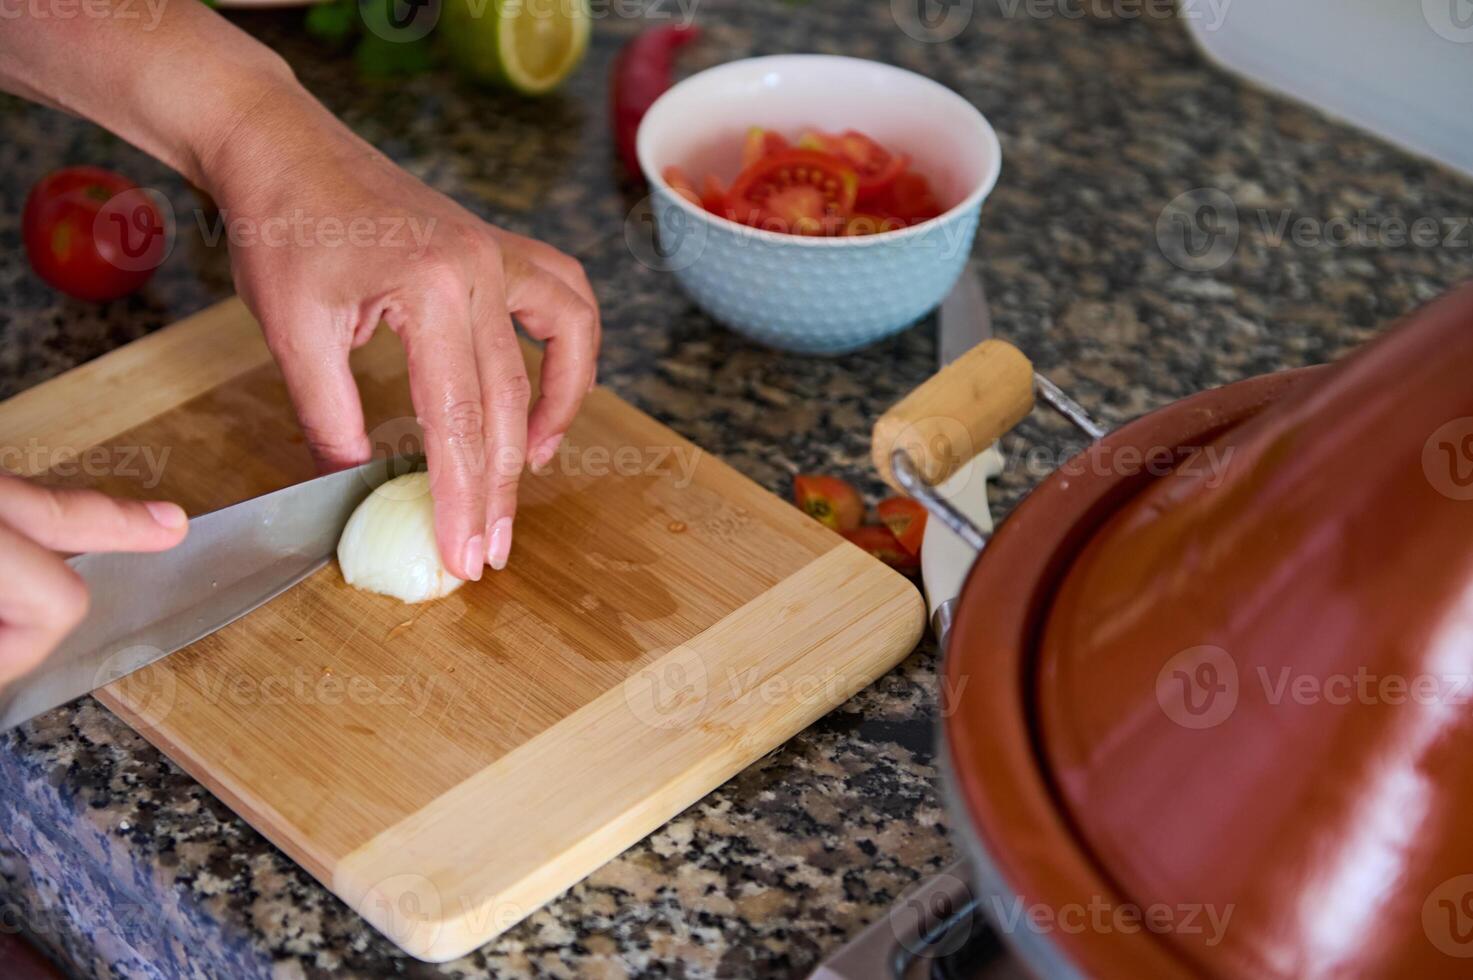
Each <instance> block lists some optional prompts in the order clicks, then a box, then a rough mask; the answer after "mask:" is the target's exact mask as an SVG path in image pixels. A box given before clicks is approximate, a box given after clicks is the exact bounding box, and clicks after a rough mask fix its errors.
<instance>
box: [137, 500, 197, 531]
mask: <svg viewBox="0 0 1473 980" xmlns="http://www.w3.org/2000/svg"><path fill="white" fill-rule="evenodd" d="M143 506H144V507H146V508H147V509H148V513H149V514H150V516H152V517H153V519H154V523H156V524H158V526H159V527H162V528H167V529H168V530H170V531H177V530H179V529H180V528H187V527H188V526H189V515H188V514H186V513H184V508H183V507H180V506H179V505H178V504H176V503H174V502H173V501H171V500H148V501H144V504H143Z"/></svg>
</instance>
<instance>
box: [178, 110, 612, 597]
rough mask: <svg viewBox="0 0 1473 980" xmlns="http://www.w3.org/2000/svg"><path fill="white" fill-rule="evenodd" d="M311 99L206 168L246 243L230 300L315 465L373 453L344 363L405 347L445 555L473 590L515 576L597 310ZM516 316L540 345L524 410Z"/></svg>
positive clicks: (586, 375)
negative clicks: (237, 298) (265, 359)
mask: <svg viewBox="0 0 1473 980" xmlns="http://www.w3.org/2000/svg"><path fill="white" fill-rule="evenodd" d="M308 101H309V103H310V104H303V103H301V102H300V101H299V100H293V99H290V98H287V99H283V100H280V104H278V105H273V106H272V107H270V108H269V109H263V110H262V111H260V112H256V113H253V114H252V115H251V117H250V118H249V119H247V120H246V121H245V122H244V123H242V124H241V125H240V126H238V127H237V128H236V130H235V131H234V132H233V133H232V134H231V135H230V137H229V138H228V139H227V140H225V141H224V143H223V144H222V146H221V148H220V150H219V151H218V152H217V153H216V154H213V155H212V156H211V157H210V158H208V159H206V160H205V161H204V164H205V172H206V176H207V180H208V189H210V190H211V191H212V193H213V194H214V195H215V199H216V201H217V202H218V203H219V205H220V207H221V212H222V216H223V218H224V220H225V222H226V227H227V228H234V229H237V230H243V229H251V230H252V231H253V234H252V235H251V236H250V238H251V240H250V241H246V240H245V236H244V235H242V234H234V233H233V234H232V235H231V244H230V250H231V264H232V269H233V272H234V276H235V284H236V288H237V290H238V291H239V292H240V294H241V296H242V298H243V299H244V300H245V302H246V304H247V305H248V306H249V307H250V308H251V310H252V311H253V312H254V313H255V314H256V317H257V318H258V319H259V320H260V322H261V327H262V330H263V331H264V333H265V337H266V342H267V345H268V346H269V347H270V349H271V352H272V354H273V355H274V356H275V358H276V360H277V362H278V364H279V365H280V366H281V370H282V374H283V376H284V377H285V380H286V385H287V389H288V391H289V392H290V394H291V398H292V402H293V405H294V407H295V408H296V412H297V416H298V419H299V420H300V422H301V425H302V429H303V432H304V433H305V435H306V437H307V441H308V443H309V445H310V446H311V449H312V452H313V454H314V456H315V457H316V459H317V461H318V463H319V465H320V466H321V467H322V468H323V469H338V468H342V467H345V466H350V465H353V464H356V463H359V462H362V461H363V460H365V459H367V458H368V456H369V454H370V451H371V447H370V445H369V441H368V436H367V433H366V432H365V430H364V421H363V409H362V405H361V403H360V401H359V395H358V390H357V386H356V384H355V382H354V380H353V376H352V373H351V372H350V370H349V367H348V354H349V352H350V351H351V350H352V349H353V348H355V347H358V346H360V345H362V344H364V343H366V342H367V341H368V339H369V337H370V336H372V334H373V332H374V330H375V329H376V328H377V327H378V325H379V323H380V322H381V321H382V322H383V323H386V324H387V325H388V326H389V327H390V329H392V330H393V331H394V332H395V333H396V334H397V335H398V336H399V338H400V340H401V342H402V343H403V345H404V348H405V351H406V354H407V357H408V363H409V383H410V393H411V397H412V400H413V404H414V409H415V414H416V415H417V416H418V418H419V421H420V423H421V425H422V426H423V428H424V430H425V451H426V456H427V457H428V462H429V470H430V486H431V492H432V493H433V495H434V498H435V528H436V537H437V541H438V544H439V548H440V554H441V556H442V558H443V560H444V562H445V565H446V567H447V568H448V569H449V570H450V571H451V573H452V574H454V575H457V576H459V577H461V578H465V579H479V578H480V577H481V571H482V569H483V567H484V565H485V564H489V565H491V567H492V568H496V569H500V568H503V567H505V565H506V562H507V557H508V553H509V552H510V550H511V542H512V524H513V519H514V517H515V514H516V498H517V487H518V481H519V479H520V477H521V473H522V470H523V468H524V467H525V466H526V465H528V464H529V463H530V465H531V466H532V468H533V469H540V468H542V467H543V466H545V465H547V464H548V463H550V462H551V460H552V459H553V457H554V456H555V454H556V452H557V448H558V445H559V443H560V442H561V440H562V438H563V435H564V433H565V432H566V431H567V429H568V426H569V425H570V424H571V423H572V421H573V417H574V415H575V414H576V413H577V411H578V408H579V406H580V405H581V403H582V401H583V397H584V395H585V394H586V393H587V392H588V390H589V389H590V388H591V387H592V385H593V382H594V372H595V368H596V363H597V351H598V343H599V333H600V324H599V318H598V305H597V301H596V300H595V298H594V296H593V290H592V288H591V287H590V286H589V283H588V278H587V276H586V275H585V274H584V272H583V268H582V266H581V265H580V264H579V263H578V262H577V261H576V260H575V259H572V258H570V257H569V256H567V255H564V254H563V253H561V252H559V251H558V250H556V249H555V248H553V247H552V246H549V245H546V244H544V243H542V242H538V241H534V240H532V239H529V238H524V237H522V236H520V235H515V234H512V233H510V232H507V231H504V230H502V229H499V228H496V227H494V226H492V225H490V224H487V223H486V222H484V221H482V220H481V219H479V218H478V217H476V216H475V215H473V214H471V213H470V212H469V211H467V210H465V209H464V208H462V207H461V206H459V205H458V204H456V203H455V202H454V201H451V200H450V199H449V198H447V197H445V196H444V195H443V194H440V193H439V192H437V191H434V190H432V189H431V188H429V187H427V186H425V185H424V184H423V183H421V182H420V181H419V180H418V179H416V178H415V177H413V176H411V175H410V174H408V173H406V172H404V171H403V170H401V169H400V168H399V167H398V166H396V165H395V164H394V163H393V162H392V161H390V160H389V159H388V158H387V157H385V156H384V155H383V154H381V153H379V152H378V151H377V150H375V149H374V148H373V147H371V146H369V145H368V144H367V143H365V142H364V141H362V140H361V139H359V138H358V137H357V136H355V135H353V134H352V133H351V132H350V131H349V130H348V129H347V128H346V127H344V126H343V125H342V124H341V123H339V122H338V121H337V120H336V119H335V118H333V117H332V115H331V114H330V113H328V112H327V111H326V110H325V109H323V108H322V107H321V106H320V105H317V103H315V102H312V101H310V100H308ZM247 129H249V133H247V132H246V130H247ZM355 231H356V232H358V233H357V234H355ZM513 315H514V316H515V317H516V318H517V320H518V321H520V323H521V324H522V326H523V328H524V329H525V330H526V331H527V333H529V334H530V335H531V336H533V337H534V338H536V339H538V340H542V341H545V342H546V353H545V356H544V359H543V362H542V371H541V378H540V382H541V384H540V397H539V399H538V401H537V404H536V405H535V406H532V407H530V412H529V402H530V396H531V390H532V389H531V384H530V381H529V379H528V377H527V373H526V367H525V364H524V362H523V359H522V354H521V349H520V346H519V344H518V341H517V337H516V333H515V330H514V328H513V326H512V319H511V318H512V316H513Z"/></svg>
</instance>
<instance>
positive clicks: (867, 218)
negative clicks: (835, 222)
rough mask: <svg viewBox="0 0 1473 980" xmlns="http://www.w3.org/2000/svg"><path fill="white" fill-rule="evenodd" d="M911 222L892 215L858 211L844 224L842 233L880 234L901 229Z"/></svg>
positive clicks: (853, 235) (851, 234) (858, 234)
mask: <svg viewBox="0 0 1473 980" xmlns="http://www.w3.org/2000/svg"><path fill="white" fill-rule="evenodd" d="M908 224H909V222H907V221H904V220H902V219H900V218H894V217H890V216H888V215H882V214H869V213H867V212H864V211H856V212H855V213H854V214H852V215H850V216H849V220H848V221H847V222H846V223H845V224H844V231H843V232H842V234H844V235H847V236H849V237H857V236H860V235H878V234H880V233H881V232H886V231H899V230H900V229H902V228H904V227H906V226H907V225H908Z"/></svg>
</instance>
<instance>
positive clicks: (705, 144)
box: [638, 55, 1001, 208]
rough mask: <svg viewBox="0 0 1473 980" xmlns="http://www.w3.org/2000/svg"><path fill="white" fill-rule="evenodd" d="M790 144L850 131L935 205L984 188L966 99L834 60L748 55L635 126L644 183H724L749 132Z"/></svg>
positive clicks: (987, 186) (985, 160) (974, 120)
mask: <svg viewBox="0 0 1473 980" xmlns="http://www.w3.org/2000/svg"><path fill="white" fill-rule="evenodd" d="M752 126H762V127H764V128H766V129H773V130H776V131H778V132H780V133H782V134H783V135H784V136H786V137H788V138H789V139H794V138H796V137H797V136H798V135H800V134H801V133H802V132H803V131H804V130H807V129H822V130H826V131H832V132H838V131H842V130H845V129H858V130H861V131H863V132H865V133H868V134H869V135H870V136H872V137H874V138H875V139H877V140H879V141H880V142H881V143H883V144H885V145H886V146H887V147H890V148H891V149H894V150H899V151H902V152H905V153H908V154H910V157H911V167H912V169H914V170H915V171H916V172H918V173H921V174H924V175H925V176H926V177H927V178H929V179H930V181H931V186H932V189H933V190H934V191H935V193H936V197H937V200H938V201H939V202H940V204H941V205H942V207H943V208H952V207H955V206H957V205H959V204H963V203H968V201H969V199H970V198H971V197H973V196H974V195H975V196H981V195H985V194H986V193H987V192H988V191H990V190H991V189H992V184H993V182H994V181H996V179H997V173H998V170H999V168H1000V162H1001V152H1000V149H999V147H998V143H997V136H996V134H994V133H993V131H992V127H991V126H990V125H988V123H987V120H986V119H985V118H984V117H983V116H982V114H981V113H979V112H978V111H977V110H976V109H975V108H974V107H973V106H972V105H971V104H970V103H969V102H967V101H966V100H965V99H963V98H962V97H961V96H959V95H957V94H956V93H955V92H953V91H951V90H950V89H948V88H946V87H945V86H943V85H941V84H939V83H937V82H933V81H931V80H930V79H929V78H925V77H923V76H921V75H917V74H915V73H914V72H910V71H906V70H905V69H903V68H896V67H894V66H891V65H886V64H881V63H880V62H877V61H864V60H862V59H858V58H843V57H837V56H833V55H777V56H774V57H769V58H748V59H745V60H742V61H734V62H731V63H729V64H725V65H720V66H718V67H716V68H712V69H709V70H707V71H704V72H701V73H699V74H697V75H692V76H691V77H690V78H687V79H685V80H684V81H682V82H680V83H679V84H677V85H675V86H674V87H672V88H671V89H670V90H669V91H668V92H666V93H665V94H664V95H662V96H661V97H660V98H659V100H658V101H657V102H656V103H655V104H654V105H653V106H651V107H650V111H649V112H648V114H646V115H645V117H644V121H643V123H642V124H641V125H640V129H639V143H638V150H639V160H640V165H641V166H642V167H643V169H644V171H645V176H646V178H647V179H648V180H650V181H651V182H652V183H654V182H656V181H660V182H663V181H662V178H661V177H660V174H661V173H662V172H663V171H664V169H665V168H666V167H669V166H672V165H677V166H679V167H681V168H682V169H684V170H685V172H686V173H687V174H688V175H690V177H691V179H692V180H694V181H696V182H697V184H699V183H700V181H701V179H702V178H703V177H704V175H706V174H708V173H712V174H715V175H716V176H717V177H719V178H721V180H722V181H723V182H724V183H726V182H730V181H731V180H732V178H734V177H735V176H736V175H737V171H738V170H740V168H741V163H740V159H739V157H740V151H741V145H742V140H743V138H744V136H745V135H746V132H747V130H748V128H749V127H752Z"/></svg>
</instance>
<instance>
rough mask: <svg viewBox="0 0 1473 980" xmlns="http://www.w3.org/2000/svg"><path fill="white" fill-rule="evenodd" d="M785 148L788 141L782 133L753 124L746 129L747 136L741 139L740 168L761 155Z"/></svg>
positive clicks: (760, 157) (771, 153) (746, 166)
mask: <svg viewBox="0 0 1473 980" xmlns="http://www.w3.org/2000/svg"><path fill="white" fill-rule="evenodd" d="M787 148H788V141H787V140H786V139H784V138H783V134H782V133H774V132H773V131H772V130H770V129H763V128H762V127H761V126H753V127H752V128H751V129H749V130H747V137H746V139H745V140H743V141H742V169H743V170H745V169H746V168H748V167H750V166H751V165H752V164H754V163H756V162H757V161H758V160H761V159H762V158H763V157H766V156H772V155H773V154H774V153H781V152H782V151H783V150H786V149H787Z"/></svg>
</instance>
